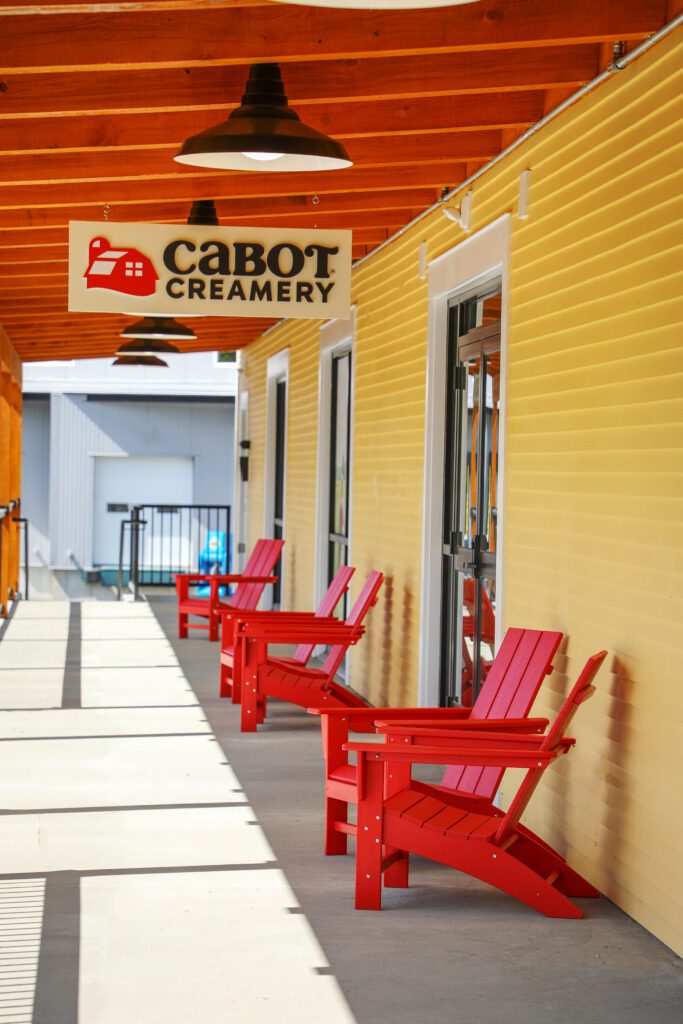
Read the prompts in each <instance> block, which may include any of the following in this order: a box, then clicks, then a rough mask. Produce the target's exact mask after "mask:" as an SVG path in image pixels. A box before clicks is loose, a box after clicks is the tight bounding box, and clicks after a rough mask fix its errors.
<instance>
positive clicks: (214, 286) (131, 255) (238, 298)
mask: <svg viewBox="0 0 683 1024" xmlns="http://www.w3.org/2000/svg"><path fill="white" fill-rule="evenodd" d="M69 309H70V310H77V311H79V312H92V313H129V314H130V315H132V316H136V315H137V314H147V315H155V314H156V315H157V316H159V315H161V316H176V315H178V316H183V315H185V316H187V315H192V316H247V317H306V318H313V319H318V318H324V319H326V320H327V319H331V318H334V317H344V318H348V317H349V316H350V312H351V232H350V231H320V230H318V231H313V230H307V229H305V228H298V229H289V228H262V227H232V228H231V227H206V226H204V225H195V224H119V223H113V222H111V221H107V222H106V223H103V222H101V221H96V222H90V221H71V223H70V224H69Z"/></svg>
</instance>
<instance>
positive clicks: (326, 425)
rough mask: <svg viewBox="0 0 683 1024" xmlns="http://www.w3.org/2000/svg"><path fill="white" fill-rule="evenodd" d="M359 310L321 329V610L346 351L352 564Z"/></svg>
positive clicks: (316, 597)
mask: <svg viewBox="0 0 683 1024" xmlns="http://www.w3.org/2000/svg"><path fill="white" fill-rule="evenodd" d="M355 339H356V307H355V306H352V307H351V316H350V317H349V319H348V320H329V321H328V322H327V323H325V324H323V325H322V326H321V328H320V363H319V371H318V464H317V498H316V514H315V573H314V593H313V605H314V607H317V605H318V604H319V602H320V601H321V600H322V598H323V595H324V594H325V591H326V590H327V586H328V582H327V550H328V532H329V530H328V526H329V514H330V494H329V479H330V442H331V430H330V419H331V416H332V360H333V358H334V357H335V355H340V354H341V353H342V352H350V353H351V395H350V405H351V408H350V409H349V435H350V440H349V465H348V467H347V474H348V489H349V519H348V533H349V544H348V563H349V565H352V564H353V563H352V561H351V547H352V537H353V532H352V526H353V512H352V510H353V436H354V434H353V407H354V404H355V401H354V400H355V392H356V359H355Z"/></svg>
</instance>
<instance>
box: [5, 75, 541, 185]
mask: <svg viewBox="0 0 683 1024" xmlns="http://www.w3.org/2000/svg"><path fill="white" fill-rule="evenodd" d="M542 112H543V94H542V93H541V92H534V91H532V92H508V93H501V94H491V93H480V94H477V96H476V97H472V98H470V99H468V100H467V101H465V100H463V99H458V98H457V97H455V98H454V97H450V96H436V97H433V98H428V99H422V98H415V99H411V100H383V101H378V102H377V103H373V104H370V103H361V104H357V105H356V104H349V103H330V104H328V105H327V106H326V107H321V108H318V107H311V110H310V114H311V116H310V117H307V119H306V120H307V121H308V123H309V124H310V126H311V127H312V128H317V129H318V130H319V131H323V132H328V133H331V134H333V135H334V137H335V138H338V139H342V140H348V139H360V138H363V137H368V136H377V135H384V136H387V135H420V136H423V135H428V134H429V133H431V132H455V131H468V132H471V131H487V130H490V129H497V128H506V127H510V126H513V125H519V126H522V127H525V126H528V125H530V124H534V123H535V122H536V121H538V120H539V118H540V117H541V116H542ZM217 120H220V118H215V117H213V116H212V115H211V112H210V111H209V112H208V115H207V116H205V117H202V118H201V119H199V118H197V116H196V114H194V113H192V112H188V111H180V112H178V111H171V112H168V113H164V115H163V116H159V115H157V114H149V113H146V114H143V115H134V114H106V115H102V116H98V115H95V114H90V115H84V116H82V117H79V116H74V117H65V118H61V119H59V120H58V121H55V120H54V119H51V118H49V119H47V120H45V119H43V118H7V119H4V120H0V154H20V153H48V154H49V153H54V152H59V151H62V152H64V151H69V150H71V151H81V150H85V151H88V150H97V151H98V152H105V151H107V150H117V149H121V148H123V149H126V150H129V151H130V150H135V149H147V148H163V149H169V148H172V147H175V148H176V149H178V148H180V146H181V144H182V142H183V140H184V139H186V138H187V137H188V136H189V135H194V134H195V133H196V132H198V131H201V130H203V129H204V128H208V127H210V126H211V125H212V124H215V123H216V121H217ZM112 159H113V158H112ZM140 159H141V160H144V154H141V155H140ZM265 177H271V175H269V174H268V175H265Z"/></svg>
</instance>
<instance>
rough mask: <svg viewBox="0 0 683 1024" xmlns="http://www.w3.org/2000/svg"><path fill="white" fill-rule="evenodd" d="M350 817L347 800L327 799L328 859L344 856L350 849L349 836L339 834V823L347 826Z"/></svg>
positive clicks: (326, 849)
mask: <svg viewBox="0 0 683 1024" xmlns="http://www.w3.org/2000/svg"><path fill="white" fill-rule="evenodd" d="M348 817H349V805H348V804H347V803H346V801H345V800H335V799H333V798H332V797H325V853H326V855H327V856H328V857H338V856H343V855H344V854H345V853H346V851H347V849H348V836H347V834H346V833H345V832H338V831H337V829H336V828H335V825H336V824H337V822H339V824H346V822H347V821H348Z"/></svg>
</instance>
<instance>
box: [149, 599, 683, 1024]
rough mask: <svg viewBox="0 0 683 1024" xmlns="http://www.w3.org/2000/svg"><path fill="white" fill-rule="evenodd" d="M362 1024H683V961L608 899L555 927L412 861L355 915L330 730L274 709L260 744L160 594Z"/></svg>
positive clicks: (189, 673)
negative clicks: (326, 841) (327, 835)
mask: <svg viewBox="0 0 683 1024" xmlns="http://www.w3.org/2000/svg"><path fill="white" fill-rule="evenodd" d="M150 604H151V607H152V609H153V611H154V612H155V614H156V615H157V617H158V619H159V622H160V623H161V625H162V626H163V628H164V630H165V632H166V634H167V636H168V637H169V639H170V641H171V643H172V645H173V648H174V650H175V651H176V653H177V655H178V660H179V662H180V664H181V666H182V668H183V671H184V672H185V675H186V677H187V679H188V680H189V682H190V684H191V686H192V688H193V689H194V691H195V693H196V694H197V696H198V698H199V701H200V703H201V705H202V708H203V709H204V712H205V714H206V717H207V719H208V721H209V723H210V725H211V727H212V729H213V731H214V733H215V735H216V736H217V737H218V741H219V743H220V744H221V747H222V749H223V751H224V752H225V755H226V759H227V760H229V762H230V764H231V765H232V766H233V767H234V769H235V771H236V772H237V774H238V776H239V778H240V779H241V781H242V784H243V786H244V789H245V793H246V796H247V799H248V800H249V803H250V805H251V806H252V807H253V808H254V811H255V812H256V815H257V817H258V820H259V822H260V824H261V827H262V828H263V829H264V832H265V835H266V838H267V839H268V842H269V844H270V846H271V847H272V849H273V852H274V854H275V856H276V858H277V862H278V864H279V865H280V866H281V868H282V870H283V871H284V873H285V875H286V876H287V878H288V880H289V882H290V884H291V885H292V887H293V889H294V892H295V894H296V897H297V899H298V901H299V903H300V904H301V907H302V909H303V911H304V913H305V914H306V917H307V918H308V920H309V921H310V923H311V925H312V926H313V929H314V931H315V933H316V936H317V938H318V940H319V941H320V943H321V944H322V948H323V950H324V951H325V955H326V958H327V959H328V960H329V963H330V966H331V970H332V971H333V973H334V975H335V977H336V978H337V980H338V982H339V984H340V985H341V988H342V991H343V993H344V995H345V997H346V999H347V1001H348V1004H349V1006H350V1008H351V1010H352V1012H353V1014H354V1016H355V1018H356V1021H357V1022H358V1024H446V1022H448V1024H455V1022H458V1024H459V1022H461V1021H462V1022H463V1024H464V1022H467V1024H493V1022H494V1021H496V1020H498V1019H503V1020H505V1022H506V1024H549V1022H551V1021H552V1022H553V1024H576V1021H577V1020H579V1021H585V1022H587V1024H594V1022H598V1021H599V1022H601V1024H643V1022H648V1024H649V1022H652V1024H655V1022H657V1024H674V1022H675V1024H679V1021H680V1019H681V1005H682V1004H683V976H682V974H681V962H680V960H679V959H678V958H677V957H676V956H675V955H674V954H673V953H671V952H670V951H669V950H668V949H667V948H666V947H665V946H663V945H662V944H661V943H660V942H659V941H658V940H657V939H655V938H653V937H652V936H651V935H649V934H648V933H647V932H646V931H645V930H644V929H643V928H641V927H640V925H638V924H636V923H635V922H634V921H632V920H631V919H630V918H629V917H627V916H626V915H625V914H623V913H622V912H621V911H620V910H619V909H618V908H617V907H615V906H614V904H612V903H610V902H609V901H608V900H606V899H600V900H583V901H581V905H582V907H583V909H584V910H585V913H586V918H585V919H584V920H582V921H562V920H550V919H547V918H543V917H541V916H539V915H538V914H536V913H535V912H534V911H532V910H530V909H529V908H527V907H525V906H523V905H522V904H520V903H517V902H516V901H514V900H512V899H511V898H510V897H508V896H506V895H504V894H503V893H500V892H498V891H496V890H494V889H491V888H490V887H489V886H487V885H485V884H484V883H479V882H477V881H475V880H474V879H471V878H468V877H466V876H464V875H461V874H459V873H457V872H454V871H451V870H449V869H447V868H444V867H441V866H440V865H436V864H431V863H427V862H425V861H421V860H419V859H417V858H416V859H414V861H411V888H410V889H409V890H397V889H393V890H385V893H384V895H383V906H384V908H385V909H384V910H383V911H382V912H381V913H369V912H365V913H361V912H358V911H356V910H354V907H353V902H354V877H353V876H354V862H353V857H352V856H348V857H334V858H325V857H324V856H323V854H322V846H323V829H322V804H323V781H322V780H323V773H322V753H321V746H320V735H319V733H320V726H319V723H318V721H317V719H315V718H312V717H310V716H308V715H306V714H305V713H304V712H303V711H302V710H301V709H299V708H294V707H291V706H288V705H284V704H280V702H278V701H275V700H273V701H270V702H269V706H268V719H267V722H266V724H265V725H264V726H261V727H260V728H259V732H258V733H257V734H256V735H253V734H250V735H242V734H241V733H240V732H239V709H236V708H235V707H233V705H231V704H230V702H228V701H225V700H220V698H219V697H218V645H217V644H210V643H209V642H208V641H207V640H206V638H205V636H202V635H199V636H198V637H197V638H192V639H189V640H180V641H179V640H177V639H176V626H175V602H174V600H173V599H172V598H166V597H157V598H155V597H154V596H153V595H152V596H151V597H150Z"/></svg>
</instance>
